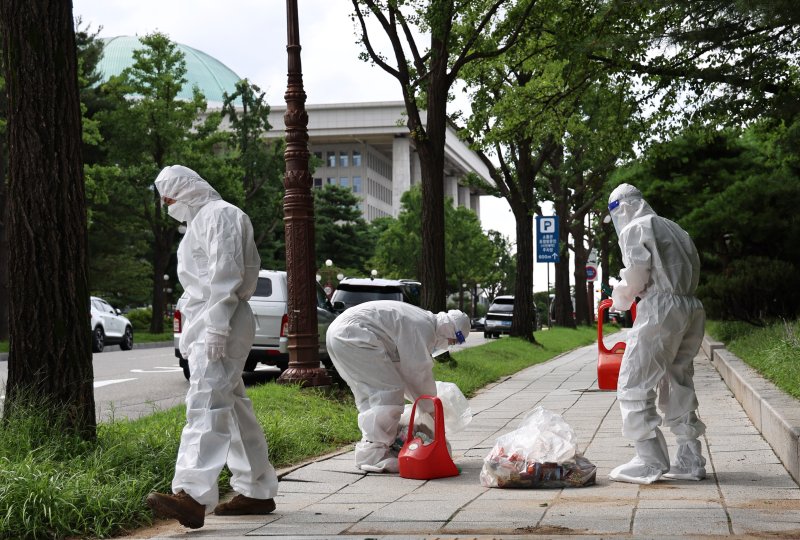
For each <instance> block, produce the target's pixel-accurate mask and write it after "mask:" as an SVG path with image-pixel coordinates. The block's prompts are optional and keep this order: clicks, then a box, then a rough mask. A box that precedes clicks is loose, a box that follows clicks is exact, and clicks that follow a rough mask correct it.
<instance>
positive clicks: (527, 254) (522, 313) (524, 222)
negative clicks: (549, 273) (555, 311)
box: [511, 208, 536, 343]
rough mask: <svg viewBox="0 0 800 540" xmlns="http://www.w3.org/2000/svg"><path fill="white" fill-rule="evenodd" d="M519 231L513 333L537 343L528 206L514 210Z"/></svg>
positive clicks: (530, 216) (531, 233)
mask: <svg viewBox="0 0 800 540" xmlns="http://www.w3.org/2000/svg"><path fill="white" fill-rule="evenodd" d="M514 220H515V221H516V225H517V227H516V232H517V280H516V283H515V284H514V316H513V317H512V319H511V321H512V322H511V335H512V336H517V337H521V338H522V339H525V340H527V341H530V342H531V343H536V338H535V337H534V335H533V332H534V330H536V305H535V303H534V301H533V215H532V214H531V213H530V211H529V210H528V209H527V208H522V209H520V211H519V215H518V213H517V212H514Z"/></svg>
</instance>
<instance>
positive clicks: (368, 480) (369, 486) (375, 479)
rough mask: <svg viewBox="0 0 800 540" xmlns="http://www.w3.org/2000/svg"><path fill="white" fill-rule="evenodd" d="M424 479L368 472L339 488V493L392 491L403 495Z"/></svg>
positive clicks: (419, 484) (416, 486)
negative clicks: (354, 481)
mask: <svg viewBox="0 0 800 540" xmlns="http://www.w3.org/2000/svg"><path fill="white" fill-rule="evenodd" d="M424 482H425V480H411V479H408V478H401V477H400V476H398V475H396V474H368V475H366V476H365V477H364V478H362V479H361V480H359V481H358V482H356V483H354V484H350V485H348V486H346V487H344V488H342V489H340V490H339V493H365V494H370V493H384V492H386V493H393V494H397V495H405V494H406V493H411V492H412V491H414V490H415V489H417V488H418V487H419V486H421V485H422V484H423V483H424Z"/></svg>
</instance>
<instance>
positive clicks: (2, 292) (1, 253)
mask: <svg viewBox="0 0 800 540" xmlns="http://www.w3.org/2000/svg"><path fill="white" fill-rule="evenodd" d="M0 101H2V110H0V117H2V118H6V117H7V114H6V106H5V99H3V97H0ZM6 158H7V156H6V144H5V141H0V261H2V262H0V341H7V340H8V264H7V262H8V237H7V236H6V223H7V222H8V216H7V213H6V212H7V205H6V200H7V195H6V167H5V165H6Z"/></svg>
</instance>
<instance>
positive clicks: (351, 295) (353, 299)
mask: <svg viewBox="0 0 800 540" xmlns="http://www.w3.org/2000/svg"><path fill="white" fill-rule="evenodd" d="M332 300H333V301H334V302H343V303H344V305H346V306H355V305H357V304H362V303H364V302H371V301H372V300H399V301H402V300H403V292H402V291H401V290H400V289H399V288H397V287H386V286H381V287H370V286H359V287H352V288H351V287H346V286H342V284H340V285H339V288H338V289H336V291H335V292H334V293H333V298H332Z"/></svg>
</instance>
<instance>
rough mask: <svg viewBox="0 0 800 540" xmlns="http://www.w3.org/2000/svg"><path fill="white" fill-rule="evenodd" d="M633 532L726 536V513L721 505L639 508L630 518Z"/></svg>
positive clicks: (649, 536) (646, 535)
mask: <svg viewBox="0 0 800 540" xmlns="http://www.w3.org/2000/svg"><path fill="white" fill-rule="evenodd" d="M632 532H633V535H634V537H639V538H642V537H644V538H653V537H656V536H659V535H673V536H679V535H685V536H690V537H691V536H692V535H696V534H697V533H698V532H702V534H703V535H719V536H728V535H729V534H730V529H729V528H728V516H727V515H726V514H725V511H724V510H723V509H722V508H714V509H698V510H689V509H685V508H681V509H671V508H659V509H650V508H639V509H637V510H636V515H635V517H634V520H633V531H632Z"/></svg>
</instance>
